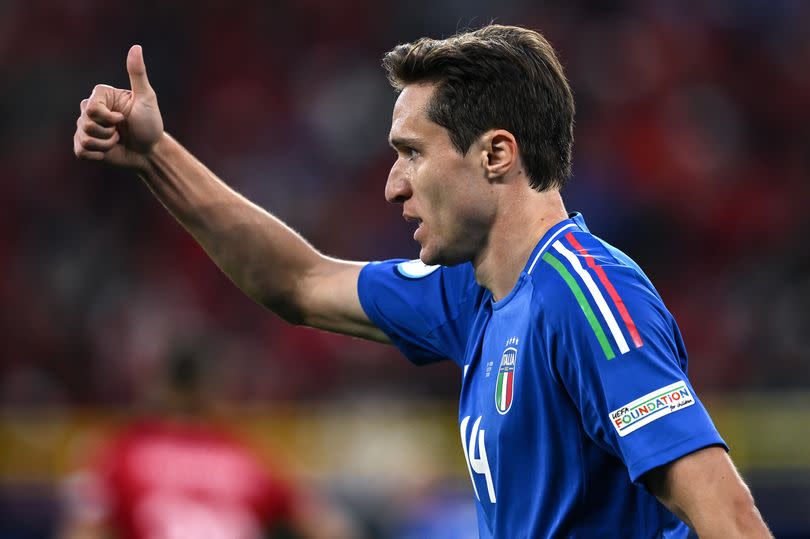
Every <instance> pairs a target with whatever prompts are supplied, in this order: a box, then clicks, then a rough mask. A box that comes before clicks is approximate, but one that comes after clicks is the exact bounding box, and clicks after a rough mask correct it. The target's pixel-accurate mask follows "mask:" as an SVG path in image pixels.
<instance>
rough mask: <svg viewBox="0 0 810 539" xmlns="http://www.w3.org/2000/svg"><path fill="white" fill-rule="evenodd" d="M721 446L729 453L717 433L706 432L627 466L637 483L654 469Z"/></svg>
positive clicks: (632, 479)
mask: <svg viewBox="0 0 810 539" xmlns="http://www.w3.org/2000/svg"><path fill="white" fill-rule="evenodd" d="M711 446H720V447H722V448H723V449H725V450H726V451H728V445H726V442H724V441H723V439H722V438H721V437H720V434H718V433H717V431H714V430H712V431H705V432H701V433H699V434H696V435H694V436H692V437H690V438H687V439H686V440H684V441H682V442H680V443H678V444H675V445H673V446H671V447H668V448H667V449H666V450H664V451H661V452H658V453H655V454H653V455H650V456H648V457H644V458H641V459H639V460H637V461H635V462H633V463H631V464H628V465H627V470H628V471H629V472H630V480H631V481H632V482H634V483H637V482H638V480H639V478H641V476H643V475H644V474H645V473H647V472H649V471H650V470H652V469H653V468H657V467H659V466H663V465H664V464H669V463H670V462H673V461H675V460H678V459H679V458H681V457H685V456H686V455H688V454H690V453H694V452H695V451H698V450H699V449H703V448H704V447H711Z"/></svg>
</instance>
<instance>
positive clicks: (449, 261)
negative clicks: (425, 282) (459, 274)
mask: <svg viewBox="0 0 810 539" xmlns="http://www.w3.org/2000/svg"><path fill="white" fill-rule="evenodd" d="M448 255H449V253H444V252H442V251H440V250H432V249H427V248H425V247H422V249H421V250H420V251H419V260H421V261H422V263H423V264H424V265H426V266H457V265H459V264H463V263H465V262H469V260H467V259H457V258H453V257H452V256H448Z"/></svg>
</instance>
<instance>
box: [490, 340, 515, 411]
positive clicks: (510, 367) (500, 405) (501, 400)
mask: <svg viewBox="0 0 810 539" xmlns="http://www.w3.org/2000/svg"><path fill="white" fill-rule="evenodd" d="M517 344H518V339H517V337H512V338H511V339H509V340H508V341H506V350H504V351H503V355H502V356H501V366H500V367H499V368H498V381H497V382H496V384H495V407H496V408H497V409H498V413H499V414H501V415H504V414H505V413H506V412H508V411H509V409H510V408H511V407H512V401H514V400H515V361H516V360H517Z"/></svg>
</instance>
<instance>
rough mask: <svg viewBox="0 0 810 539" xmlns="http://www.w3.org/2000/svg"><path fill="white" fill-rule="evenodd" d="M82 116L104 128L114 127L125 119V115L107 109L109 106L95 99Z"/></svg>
mask: <svg viewBox="0 0 810 539" xmlns="http://www.w3.org/2000/svg"><path fill="white" fill-rule="evenodd" d="M82 114H84V115H86V116H87V117H88V118H90V119H91V120H93V121H94V122H96V123H97V124H99V125H100V126H102V127H112V126H114V125H116V124H117V123H119V122H121V120H123V119H124V115H123V114H121V113H120V112H113V111H111V110H110V109H108V108H107V105H105V104H104V103H102V102H101V101H100V100H98V99H94V98H93V97H91V98H90V100H89V101H88V102H87V105H86V106H85V109H84V111H83V112H82Z"/></svg>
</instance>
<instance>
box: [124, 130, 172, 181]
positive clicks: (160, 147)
mask: <svg viewBox="0 0 810 539" xmlns="http://www.w3.org/2000/svg"><path fill="white" fill-rule="evenodd" d="M170 139H171V137H170V136H169V134H168V133H166V132H165V131H164V132H163V133H161V134H160V137H159V138H158V140H157V142H155V143H154V144H153V145H152V148H150V149H149V151H148V152H146V153H145V154H138V156H137V158H136V160H135V163H134V165H133V167H132V168H133V170H134V171H135V172H136V173H137V174H138V175H139V176H151V175H152V174H153V173H154V172H155V171H156V168H157V166H156V164H157V162H159V161H161V160H162V159H163V158H164V157H165V155H166V151H167V149H168V145H169V142H170Z"/></svg>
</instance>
